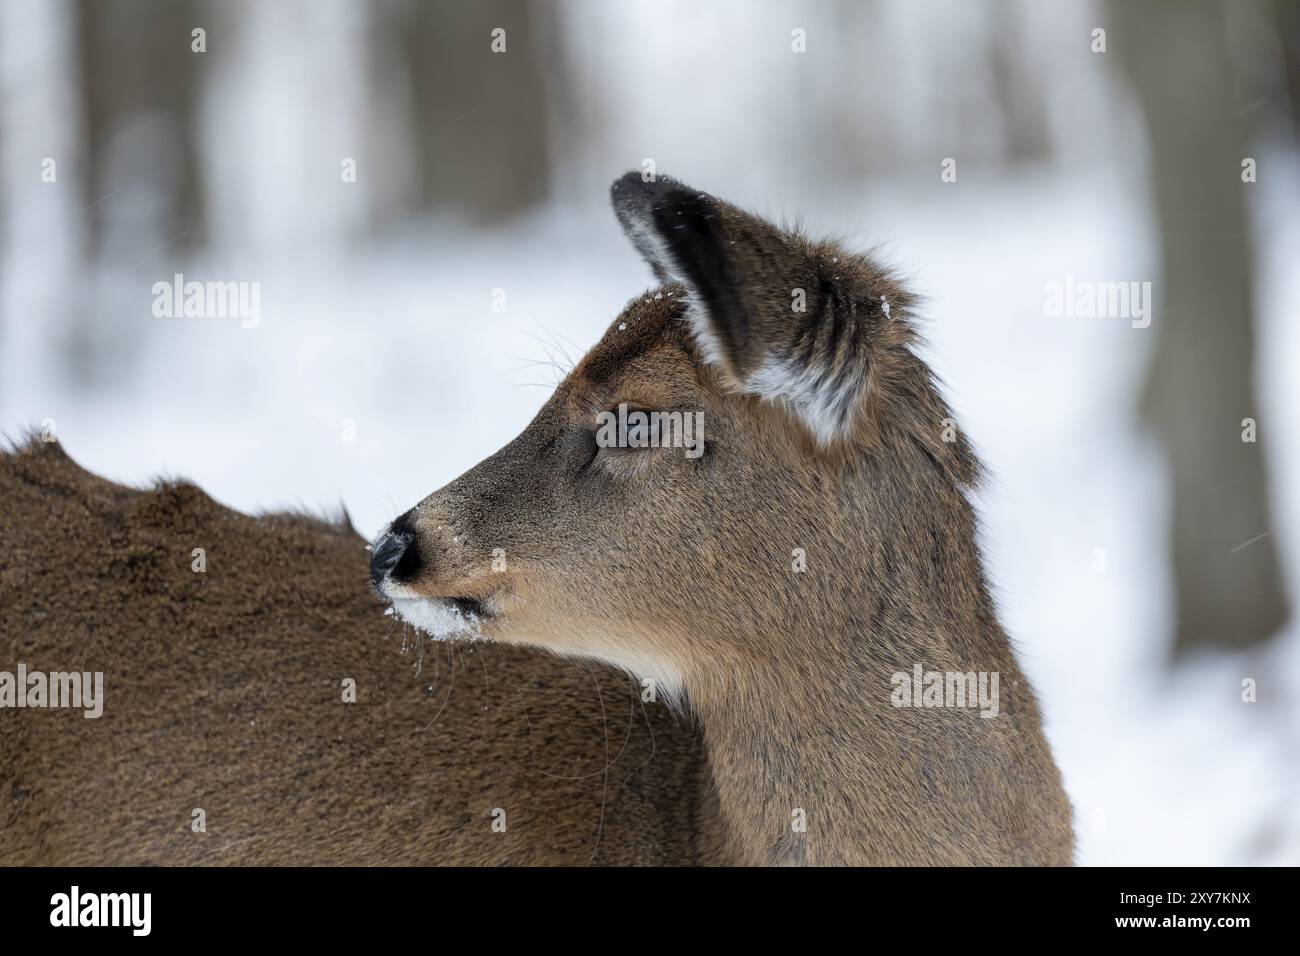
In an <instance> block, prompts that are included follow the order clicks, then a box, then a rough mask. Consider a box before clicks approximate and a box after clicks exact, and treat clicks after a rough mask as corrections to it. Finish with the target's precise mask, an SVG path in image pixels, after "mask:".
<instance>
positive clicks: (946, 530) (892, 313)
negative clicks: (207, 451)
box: [371, 173, 975, 694]
mask: <svg viewBox="0 0 1300 956" xmlns="http://www.w3.org/2000/svg"><path fill="white" fill-rule="evenodd" d="M612 197H613V203H614V209H615V212H616V214H617V216H618V219H619V221H620V223H621V224H622V226H623V228H624V230H625V232H626V233H627V235H628V236H629V238H630V239H631V240H632V242H633V243H634V244H635V246H636V247H637V248H638V249H639V250H640V251H641V253H642V254H643V255H644V256H645V258H646V259H647V260H648V262H649V264H650V266H651V268H653V269H654V271H655V272H656V273H657V274H658V276H659V277H660V278H661V279H662V280H664V283H665V284H664V285H662V286H661V287H660V288H658V289H656V290H653V291H651V292H648V293H646V294H645V295H642V296H640V297H638V298H636V299H634V300H632V301H631V302H630V303H629V304H628V306H627V307H626V309H625V310H624V311H623V313H622V314H620V315H619V316H618V318H617V319H616V320H615V321H614V322H613V324H612V325H611V326H610V328H609V330H608V331H607V332H606V333H605V335H604V337H603V338H602V339H601V340H600V342H599V343H598V344H597V345H596V346H595V347H594V348H593V349H592V350H591V351H590V352H589V353H588V354H587V355H586V356H585V357H584V358H583V359H582V361H581V362H580V363H579V364H578V365H577V366H576V367H575V368H574V369H573V370H572V372H571V373H570V374H569V375H568V376H567V378H566V379H565V380H564V382H563V383H562V384H561V385H560V386H559V387H558V388H557V390H556V391H555V393H554V394H553V395H552V396H551V398H550V400H549V401H548V402H547V403H546V404H545V406H544V407H543V408H542V409H541V411H540V412H539V413H538V415H537V417H536V418H535V419H534V420H533V422H532V424H530V425H529V426H528V428H527V429H525V430H524V431H523V433H522V434H520V435H519V436H518V437H517V438H516V439H515V440H514V441H512V442H510V443H509V444H508V445H506V446H505V447H504V448H502V449H501V450H500V451H498V452H497V453H496V454H494V455H492V456H491V457H490V458H488V459H487V460H485V461H483V462H482V463H480V464H479V465H477V466H475V467H474V468H472V469H470V470H469V471H468V472H466V473H465V474H464V475H462V476H461V477H459V478H457V479H456V480H455V481H453V482H451V483H450V484H449V485H447V486H446V487H444V488H442V489H440V490H438V491H435V492H434V493H433V494H431V495H429V496H428V497H427V498H425V499H424V500H423V501H421V502H420V503H419V504H418V505H416V506H415V507H414V508H412V509H411V510H410V511H408V512H406V513H405V514H403V515H401V516H400V517H399V518H398V519H397V520H395V521H394V522H393V523H392V525H391V526H390V527H389V528H388V529H387V530H386V532H385V533H384V534H383V535H381V537H380V538H379V540H378V541H377V542H376V543H375V545H374V548H373V554H372V563H371V574H372V578H373V581H374V584H375V587H376V588H377V589H378V591H379V592H380V594H381V595H383V596H384V597H385V598H388V599H390V600H392V601H393V602H394V603H395V606H396V607H397V609H398V611H399V612H400V613H401V614H402V615H403V616H406V617H408V618H410V619H411V620H413V621H414V622H415V623H417V624H424V625H426V626H429V627H430V628H431V629H433V630H435V631H437V630H454V629H456V626H457V625H460V626H461V627H462V629H473V630H474V631H477V632H478V633H480V634H481V635H483V636H485V637H490V638H493V639H496V640H500V641H518V642H525V643H530V644H536V645H540V646H543V647H546V648H549V649H551V650H554V651H557V652H560V653H564V654H572V655H581V656H589V657H596V658H601V659H603V660H606V661H609V662H611V663H614V664H617V665H621V666H623V667H626V668H628V669H629V670H631V671H633V672H635V673H636V674H639V675H641V676H643V677H650V678H653V679H654V680H656V681H657V682H659V683H660V685H661V687H662V688H663V689H664V691H665V692H667V693H670V694H671V693H673V692H675V691H680V690H682V689H690V686H691V685H692V684H693V683H695V682H697V681H708V680H710V679H716V678H717V677H718V676H719V674H725V673H726V671H727V669H729V668H731V667H733V666H735V665H736V664H737V663H740V662H743V661H745V660H749V659H753V658H764V657H769V658H770V657H771V656H772V655H774V654H775V655H778V656H779V655H780V654H781V653H782V651H783V648H782V647H781V646H780V645H781V644H782V643H783V642H785V641H787V640H789V639H790V638H791V635H792V634H794V633H797V632H801V631H803V630H805V629H806V628H807V627H810V626H811V627H816V628H819V629H821V630H822V631H823V632H824V631H825V630H826V629H827V628H831V629H834V630H837V631H843V630H845V629H854V628H855V625H854V624H853V623H852V622H851V621H850V620H848V618H852V619H854V620H856V619H858V617H859V616H860V615H862V614H869V613H870V612H871V610H872V609H871V608H870V607H867V608H864V607H862V606H861V604H860V600H861V599H862V598H863V596H864V594H865V593H866V591H868V590H869V591H872V592H873V593H874V592H882V591H887V590H888V588H889V587H890V586H891V584H900V585H902V586H903V587H905V588H910V589H916V588H920V587H924V586H925V585H926V583H927V580H928V579H929V578H930V577H933V576H934V575H933V572H935V571H937V570H938V569H937V568H933V567H931V566H930V561H931V557H932V556H934V554H935V552H936V549H938V558H939V560H940V562H941V563H942V562H943V561H944V560H950V561H953V562H956V563H958V564H960V563H961V562H963V561H966V560H969V559H971V557H972V554H971V553H969V548H968V547H967V546H968V545H969V542H967V541H961V540H960V539H961V537H962V531H963V530H966V524H965V522H966V518H967V515H966V508H965V499H964V497H963V496H962V494H961V488H962V486H964V485H965V484H967V483H968V482H970V481H971V479H972V477H973V474H974V468H975V465H974V459H973V458H972V456H971V454H970V452H969V450H968V449H967V446H966V443H965V441H964V439H962V438H961V437H960V436H958V437H957V438H956V440H955V441H944V440H943V432H944V430H945V419H947V418H948V412H947V411H946V409H945V407H944V405H943V403H942V401H941V399H940V398H939V395H938V393H937V391H936V389H935V388H934V386H933V384H932V382H931V377H930V374H929V372H928V371H927V369H926V367H925V366H924V365H923V364H922V363H921V362H920V361H919V360H918V359H917V358H916V356H915V355H914V354H913V353H912V351H911V349H910V348H909V346H910V344H911V343H912V341H913V339H914V332H913V330H912V327H911V325H910V322H909V317H908V310H909V306H910V305H911V302H912V299H911V297H910V296H909V295H908V294H907V293H906V292H904V291H903V290H902V289H901V288H900V287H899V285H898V284H897V283H896V282H895V281H894V279H892V278H891V277H890V275H889V274H888V273H887V272H886V271H885V270H883V269H882V268H880V267H878V266H877V265H875V264H874V263H872V262H871V261H869V260H868V259H866V258H864V257H862V256H858V255H854V254H851V253H849V252H847V251H846V250H844V249H843V248H841V247H840V246H839V245H837V244H835V243H833V242H813V241H809V240H808V239H806V238H804V237H803V236H801V235H799V234H798V233H795V232H790V231H785V230H782V229H780V228H778V227H776V226H774V225H772V224H769V223H767V222H765V221H763V220H761V219H759V218H757V217H754V216H751V215H749V214H746V213H744V212H742V211H741V210H739V209H737V208H735V207H734V206H731V205H728V204H727V203H725V202H722V201H720V200H718V199H715V198H714V197H712V196H709V195H707V194H705V193H701V192H700V191H698V190H695V189H691V188H689V187H687V186H685V185H683V184H681V183H678V182H676V181H673V180H671V179H666V178H662V177H661V178H659V179H658V180H657V181H655V182H644V181H642V179H641V178H640V176H639V175H638V174H636V173H629V174H628V175H626V176H624V177H622V178H621V179H619V180H618V181H617V182H615V183H614V186H613V188H612ZM638 412H639V413H642V414H643V415H644V416H645V417H644V418H642V417H640V416H638V415H637V413H638ZM651 413H663V414H662V415H661V416H659V417H658V418H656V417H654V416H653V415H652V414H651ZM656 422H657V423H659V424H660V425H661V427H660V428H659V429H658V431H659V434H658V441H653V440H645V439H647V438H651V439H652V438H654V435H653V434H652V433H653V432H654V431H655V428H654V425H655V423H656ZM620 425H621V426H624V427H622V428H620V427H619V426H620ZM602 439H603V440H602ZM909 523H910V526H909ZM954 541H958V542H959V544H958V546H953V544H954ZM891 555H892V557H891ZM882 559H883V560H884V567H885V568H886V570H885V571H884V572H882V571H881V570H880V569H879V568H877V567H876V566H875V565H876V564H878V563H879V562H880V561H881V560H882ZM800 562H804V563H805V564H806V566H809V567H813V568H816V567H817V566H818V565H820V568H819V569H818V570H817V573H811V574H802V575H801V574H800V571H801V570H802V569H801V568H800V567H799V564H800ZM890 578H893V579H894V580H893V581H891V580H890ZM896 598H897V594H891V595H890V599H891V601H892V600H895V599H896ZM856 629H857V630H860V629H861V628H860V627H856ZM785 650H788V648H786V649H785Z"/></svg>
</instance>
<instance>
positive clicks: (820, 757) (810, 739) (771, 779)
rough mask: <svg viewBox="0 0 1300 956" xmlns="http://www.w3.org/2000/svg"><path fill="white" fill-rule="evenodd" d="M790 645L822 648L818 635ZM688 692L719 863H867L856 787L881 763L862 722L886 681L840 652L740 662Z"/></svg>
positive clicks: (866, 806)
mask: <svg viewBox="0 0 1300 956" xmlns="http://www.w3.org/2000/svg"><path fill="white" fill-rule="evenodd" d="M791 643H794V644H802V646H804V647H807V648H810V649H812V648H816V649H818V650H819V651H821V652H826V651H827V650H829V648H828V646H827V640H826V638H825V636H824V635H822V636H820V637H814V636H813V635H809V636H808V638H807V640H806V641H804V640H803V639H800V640H798V641H794V642H791ZM689 683H690V686H689V692H690V697H691V703H692V706H693V708H694V710H695V712H696V714H697V716H698V718H699V720H700V723H701V725H702V728H703V734H704V740H705V744H706V748H707V751H708V764H709V771H710V774H711V777H712V792H711V793H710V794H709V795H708V799H709V800H710V801H711V802H713V803H712V807H711V809H712V810H713V811H714V812H713V814H712V816H711V817H709V818H707V819H709V821H710V823H711V825H712V826H713V827H714V828H715V830H716V831H718V832H717V833H716V834H715V836H716V837H717V839H715V840H714V845H715V846H719V847H726V848H727V850H728V855H729V857H730V859H729V860H727V862H732V863H744V864H759V865H771V864H787V863H788V864H797V863H832V862H859V863H862V862H867V858H866V856H864V854H869V853H870V852H871V851H870V848H869V847H868V846H866V844H865V843H864V839H865V837H866V835H867V834H869V833H871V832H872V831H873V829H875V828H876V827H877V826H878V824H879V821H878V820H872V819H869V815H870V813H871V812H872V810H873V809H876V808H873V807H872V806H871V801H870V800H868V799H864V796H865V795H864V794H863V793H862V781H863V780H866V779H870V778H871V777H873V776H878V775H879V773H880V767H879V766H877V765H878V764H880V763H881V762H883V761H884V760H885V759H886V757H887V755H886V754H885V753H883V752H882V749H881V741H880V740H879V739H878V738H873V736H872V733H871V728H872V723H873V722H872V720H871V719H869V714H870V711H871V709H872V703H871V701H872V699H873V698H875V697H883V700H884V701H885V703H886V704H887V703H888V694H889V685H888V674H886V675H885V678H884V680H883V681H882V678H881V668H880V667H878V666H876V665H875V664H873V663H872V662H871V661H869V660H867V659H865V658H864V657H862V656H861V655H860V654H854V653H851V652H850V651H849V650H847V649H841V651H840V653H832V654H828V655H826V656H821V655H820V654H819V655H818V656H816V657H815V656H814V655H812V654H809V655H807V656H806V657H803V656H796V655H794V654H787V655H772V656H766V655H765V656H763V657H762V658H761V659H755V658H746V659H744V660H743V661H735V662H733V666H728V667H726V668H718V669H716V670H714V671H712V673H710V674H708V675H700V676H699V677H698V679H696V680H692V681H690V682H689Z"/></svg>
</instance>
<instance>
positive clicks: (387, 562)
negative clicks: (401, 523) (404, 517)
mask: <svg viewBox="0 0 1300 956" xmlns="http://www.w3.org/2000/svg"><path fill="white" fill-rule="evenodd" d="M414 539H415V536H414V535H412V534H409V533H407V532H404V531H390V532H388V534H386V535H384V536H383V537H382V538H380V539H379V541H378V542H376V544H375V547H374V550H373V551H371V552H370V580H371V581H373V582H374V584H375V586H376V587H378V586H379V584H380V582H382V581H383V580H384V578H385V577H386V576H387V575H388V573H389V572H390V571H392V570H393V568H395V567H397V564H398V562H399V561H401V560H402V555H404V554H406V549H407V548H408V547H410V545H411V542H412V541H413V540H414Z"/></svg>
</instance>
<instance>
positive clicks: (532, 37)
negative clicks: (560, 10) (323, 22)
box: [371, 0, 572, 224]
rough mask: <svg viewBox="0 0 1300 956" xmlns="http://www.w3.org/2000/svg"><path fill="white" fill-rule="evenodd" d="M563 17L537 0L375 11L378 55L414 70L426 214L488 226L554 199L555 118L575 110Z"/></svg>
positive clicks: (413, 105)
mask: <svg viewBox="0 0 1300 956" xmlns="http://www.w3.org/2000/svg"><path fill="white" fill-rule="evenodd" d="M555 20H556V12H555V10H554V8H553V7H551V6H550V5H549V4H544V3H543V4H538V3H530V2H527V0H478V2H474V3H462V2H457V0H413V2H412V0H405V2H397V3H390V4H388V5H386V6H385V7H383V8H380V9H379V10H378V11H377V12H376V13H375V14H374V21H373V30H372V38H371V49H372V51H373V54H372V55H374V56H377V57H391V56H398V57H400V58H401V59H402V61H403V64H404V66H405V70H404V71H402V72H403V73H404V74H405V77H406V80H407V83H408V89H407V90H404V91H401V93H402V95H401V96H400V97H399V99H400V100H405V101H406V102H408V103H409V105H410V113H411V123H412V136H411V138H412V141H413V146H414V148H415V150H416V152H417V154H418V161H417V167H416V183H415V190H416V196H415V197H414V199H415V204H416V205H417V206H418V207H419V208H421V209H424V210H434V209H447V208H452V209H456V210H457V211H459V212H461V213H462V214H464V215H466V216H468V217H469V218H470V219H472V220H474V221H477V222H481V223H485V224H486V223H492V222H495V221H499V220H501V219H504V218H507V217H510V216H513V215H516V214H518V213H520V212H522V211H523V210H524V209H526V208H527V207H528V206H530V205H531V204H533V203H535V202H537V201H539V200H541V199H544V198H545V197H546V195H547V194H548V192H549V190H550V185H551V168H552V161H553V155H554V153H555V151H556V149H557V145H559V144H557V141H556V139H557V137H556V130H555V128H554V123H553V117H555V116H557V115H558V116H563V115H565V114H566V113H567V112H571V108H572V107H571V98H570V97H569V96H568V87H567V83H566V82H565V76H566V74H565V70H564V58H563V56H562V48H561V43H560V38H559V31H558V29H557V28H556V22H555ZM497 29H500V30H503V31H504V36H497V37H494V35H493V31H494V30H497ZM494 40H495V42H496V43H497V44H498V45H500V44H502V43H503V44H504V51H503V52H495V51H494V49H493V43H494ZM566 104H569V105H568V106H566Z"/></svg>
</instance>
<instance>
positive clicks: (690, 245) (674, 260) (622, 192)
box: [610, 172, 750, 373]
mask: <svg viewBox="0 0 1300 956" xmlns="http://www.w3.org/2000/svg"><path fill="white" fill-rule="evenodd" d="M610 198H611V200H612V201H613V204H614V214H615V215H616V216H618V221H619V223H621V224H622V226H623V231H624V233H626V234H627V237H628V238H629V239H631V240H632V244H633V245H634V246H636V248H637V250H638V251H639V252H640V253H641V255H642V256H644V257H645V259H646V261H647V262H648V263H650V267H651V268H652V269H654V271H655V274H656V275H658V276H659V278H661V279H663V280H665V281H670V282H679V283H681V284H682V285H683V286H685V287H686V289H687V291H688V292H689V293H690V295H691V298H692V302H693V304H694V305H695V306H696V307H697V308H698V309H699V315H697V316H696V318H697V319H701V320H703V319H705V317H707V321H699V322H693V323H692V324H693V325H695V326H696V332H697V336H696V339H697V341H698V342H699V343H700V346H701V348H702V349H703V351H704V355H705V358H706V359H707V360H708V361H710V362H717V363H720V364H722V365H723V366H725V367H726V368H727V369H728V370H730V371H732V372H733V373H734V372H736V371H737V370H738V369H739V368H740V367H741V366H742V365H743V364H744V357H745V355H746V353H747V352H748V351H749V345H750V342H749V338H750V330H749V319H748V316H747V314H746V311H745V307H744V303H743V302H742V301H741V297H740V289H739V286H738V284H737V277H736V275H735V270H734V269H733V268H732V264H731V261H730V259H729V256H728V254H727V250H726V249H725V246H724V243H725V240H724V238H723V233H724V230H725V228H726V227H725V225H724V222H723V219H724V217H725V216H726V215H727V214H728V212H732V213H734V212H735V210H731V209H730V207H729V206H727V205H726V204H725V203H723V202H722V201H720V200H718V199H715V198H714V197H713V196H710V195H709V194H708V193H705V192H701V191H700V190H698V189H692V188H691V187H689V186H686V185H684V184H683V183H680V182H678V181H677V180H675V179H672V178H670V177H666V176H659V177H656V178H655V179H654V180H651V181H647V180H645V179H644V178H643V177H642V175H641V174H640V173H638V172H630V173H627V174H626V175H624V176H622V177H620V178H619V179H617V180H615V181H614V185H613V186H611V187H610Z"/></svg>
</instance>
